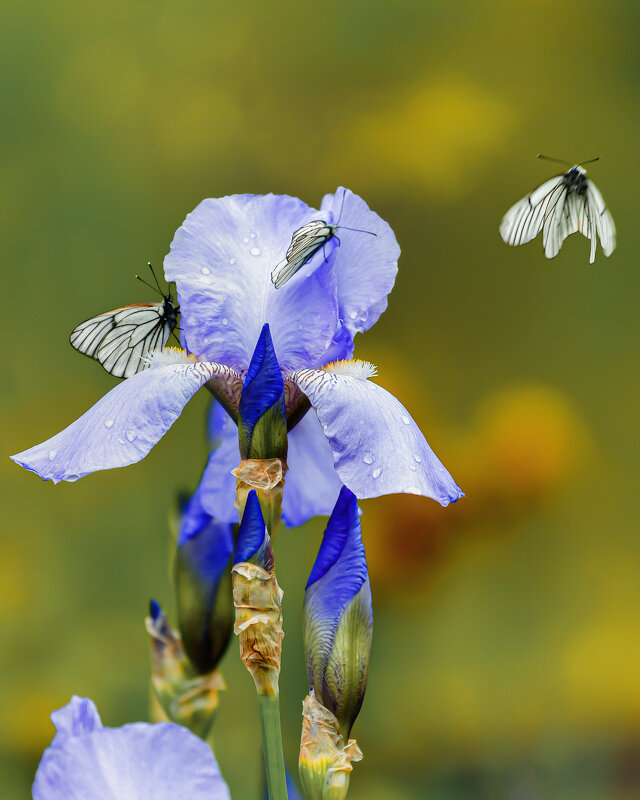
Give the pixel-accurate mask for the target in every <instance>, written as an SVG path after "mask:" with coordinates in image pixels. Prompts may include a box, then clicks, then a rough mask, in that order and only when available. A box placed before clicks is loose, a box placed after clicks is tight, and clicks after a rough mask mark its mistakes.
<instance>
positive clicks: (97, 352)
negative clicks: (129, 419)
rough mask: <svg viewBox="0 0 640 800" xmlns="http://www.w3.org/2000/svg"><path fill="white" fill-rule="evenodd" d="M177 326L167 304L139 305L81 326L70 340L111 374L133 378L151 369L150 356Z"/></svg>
mask: <svg viewBox="0 0 640 800" xmlns="http://www.w3.org/2000/svg"><path fill="white" fill-rule="evenodd" d="M175 324H176V320H175V315H172V316H168V315H167V314H166V312H165V304H164V303H138V304H136V305H131V306H124V307H123V308H116V309H115V310H114V311H108V312H107V313H105V314H99V315H98V316H97V317H93V318H92V319H88V320H86V321H85V322H82V323H80V325H78V327H77V328H75V329H74V330H73V331H72V333H71V336H70V337H69V341H70V342H71V345H72V346H73V347H74V348H75V349H76V350H78V351H79V352H80V353H84V355H87V356H89V357H90V358H94V359H95V360H96V361H99V362H100V364H102V366H103V367H104V368H105V369H106V370H107V372H109V373H111V375H114V376H115V377H116V378H129V377H131V375H135V374H136V373H137V372H141V371H142V370H143V369H147V367H148V366H149V363H148V361H147V360H146V358H147V356H148V355H149V354H150V353H152V352H153V351H154V350H158V349H162V348H163V347H164V346H165V344H166V343H167V340H168V339H169V336H170V335H171V331H172V330H173V328H174V327H175Z"/></svg>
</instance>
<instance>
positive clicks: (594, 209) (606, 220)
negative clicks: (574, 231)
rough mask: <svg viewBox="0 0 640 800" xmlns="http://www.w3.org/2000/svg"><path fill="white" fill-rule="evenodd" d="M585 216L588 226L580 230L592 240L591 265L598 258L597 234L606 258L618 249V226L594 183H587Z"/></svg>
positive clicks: (579, 227)
mask: <svg viewBox="0 0 640 800" xmlns="http://www.w3.org/2000/svg"><path fill="white" fill-rule="evenodd" d="M583 215H584V217H585V219H586V222H587V224H586V225H579V226H578V230H580V231H581V232H582V233H583V234H584V235H585V236H586V237H587V238H588V239H591V257H590V258H589V263H590V264H593V262H594V261H595V258H596V233H597V235H598V236H599V237H600V245H601V247H602V252H603V253H604V254H605V256H610V255H611V253H613V251H614V250H615V248H616V226H615V223H614V221H613V217H612V216H611V214H610V213H609V209H608V208H607V206H606V205H605V202H604V200H603V198H602V195H601V194H600V192H599V191H598V189H597V187H596V186H595V185H594V183H593V182H592V181H588V183H587V191H586V194H585V196H584V211H583Z"/></svg>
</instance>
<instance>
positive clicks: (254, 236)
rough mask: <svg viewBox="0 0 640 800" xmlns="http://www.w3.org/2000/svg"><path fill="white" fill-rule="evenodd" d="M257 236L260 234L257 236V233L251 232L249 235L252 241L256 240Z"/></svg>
mask: <svg viewBox="0 0 640 800" xmlns="http://www.w3.org/2000/svg"><path fill="white" fill-rule="evenodd" d="M257 235H258V234H257V233H256V232H255V231H251V233H250V234H249V236H250V237H251V238H252V239H255V238H256V236H257Z"/></svg>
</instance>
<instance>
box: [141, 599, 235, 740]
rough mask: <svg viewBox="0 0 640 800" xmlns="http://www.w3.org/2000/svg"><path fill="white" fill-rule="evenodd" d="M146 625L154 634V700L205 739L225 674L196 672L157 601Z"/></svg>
mask: <svg viewBox="0 0 640 800" xmlns="http://www.w3.org/2000/svg"><path fill="white" fill-rule="evenodd" d="M145 624H146V628H147V632H148V634H149V636H150V637H151V663H152V676H151V685H152V687H153V693H154V698H155V700H156V701H157V703H158V705H159V706H160V708H161V709H162V712H163V714H164V716H165V717H166V719H168V720H170V721H171V722H176V723H177V724H178V725H184V726H185V727H187V728H189V729H190V730H191V731H193V733H195V734H196V735H198V736H200V737H201V738H205V737H206V735H207V733H208V732H209V729H210V727H211V723H212V722H213V719H214V716H215V711H216V709H217V708H218V702H219V700H218V694H219V692H221V691H223V690H224V689H226V686H225V683H224V680H223V678H222V675H221V674H220V673H219V672H218V671H217V670H214V671H213V672H210V673H208V674H207V675H195V674H194V671H193V667H192V665H191V662H190V661H189V660H188V659H187V657H186V655H185V652H184V649H183V647H182V641H181V639H180V636H179V635H178V634H177V633H176V632H175V631H174V630H173V629H172V628H171V626H170V625H169V622H168V621H167V618H166V616H165V615H164V612H163V611H162V609H161V608H160V606H159V604H158V603H156V601H155V600H152V601H151V604H150V610H149V616H148V617H147V618H146V620H145Z"/></svg>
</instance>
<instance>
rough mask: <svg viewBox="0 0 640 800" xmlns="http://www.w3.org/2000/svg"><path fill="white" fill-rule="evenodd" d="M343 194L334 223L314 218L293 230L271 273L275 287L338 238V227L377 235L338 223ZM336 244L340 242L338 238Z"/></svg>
mask: <svg viewBox="0 0 640 800" xmlns="http://www.w3.org/2000/svg"><path fill="white" fill-rule="evenodd" d="M345 195H346V191H345V192H344V194H343V195H342V206H341V207H340V214H339V215H338V221H337V222H336V223H335V224H332V223H330V222H326V221H325V220H323V219H314V220H312V221H311V222H307V224H306V225H303V226H302V227H301V228H298V229H297V230H296V231H294V232H293V235H292V237H291V244H290V245H289V247H288V248H287V252H286V255H285V257H284V258H283V259H282V261H280V262H279V263H278V264H276V266H275V267H274V269H273V272H272V273H271V282H272V283H273V285H274V286H275V287H276V289H279V288H280V287H281V286H284V285H285V283H287V281H288V280H290V279H291V278H292V277H293V276H294V275H295V274H296V272H298V270H300V269H302V267H304V265H305V264H306V263H307V262H308V261H309V260H310V259H311V258H312V257H313V256H314V255H315V254H316V253H317V252H318V250H320V248H321V247H324V245H325V244H326V243H327V242H328V241H330V240H331V239H333V238H334V237H335V238H336V239H338V237H337V236H336V231H337V230H338V229H339V228H342V229H343V230H345V231H355V232H356V233H368V234H370V235H371V236H377V234H375V233H374V232H373V231H363V230H360V228H347V227H346V226H344V225H340V219H341V217H342V209H343V207H344V198H345ZM338 244H340V240H339V239H338Z"/></svg>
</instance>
